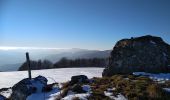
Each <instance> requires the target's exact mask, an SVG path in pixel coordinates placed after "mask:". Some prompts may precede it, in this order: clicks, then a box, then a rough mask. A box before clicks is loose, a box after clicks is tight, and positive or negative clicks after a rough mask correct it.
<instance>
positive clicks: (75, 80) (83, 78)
mask: <svg viewBox="0 0 170 100" xmlns="http://www.w3.org/2000/svg"><path fill="white" fill-rule="evenodd" d="M86 82H89V80H88V77H87V76H85V75H77V76H72V77H71V81H70V84H76V83H86Z"/></svg>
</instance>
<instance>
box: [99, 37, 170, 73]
mask: <svg viewBox="0 0 170 100" xmlns="http://www.w3.org/2000/svg"><path fill="white" fill-rule="evenodd" d="M168 65H170V45H169V44H167V43H165V42H164V41H163V40H162V39H161V38H160V37H155V36H150V35H146V36H142V37H136V38H131V39H122V40H120V41H118V42H117V43H116V45H115V46H114V48H113V50H112V52H111V56H110V58H109V64H108V67H106V68H105V69H104V71H103V73H102V75H103V76H112V75H114V74H131V73H133V72H138V71H140V72H149V73H160V72H170V67H169V66H168Z"/></svg>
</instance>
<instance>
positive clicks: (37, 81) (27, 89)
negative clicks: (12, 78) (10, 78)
mask: <svg viewBox="0 0 170 100" xmlns="http://www.w3.org/2000/svg"><path fill="white" fill-rule="evenodd" d="M45 86H47V79H46V78H45V77H43V76H38V77H36V78H34V79H31V80H30V79H28V78H26V79H23V80H21V81H20V82H18V83H17V84H15V85H14V86H13V87H12V95H11V99H12V100H26V98H27V97H28V96H29V95H31V94H32V93H36V92H42V91H43V88H44V87H45Z"/></svg>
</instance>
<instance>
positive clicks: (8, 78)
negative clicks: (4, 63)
mask: <svg viewBox="0 0 170 100" xmlns="http://www.w3.org/2000/svg"><path fill="white" fill-rule="evenodd" d="M102 71H103V68H60V69H45V70H33V71H32V77H36V76H38V75H42V76H45V77H46V78H48V80H49V82H48V83H54V82H55V81H56V82H66V81H68V80H70V79H71V76H73V75H81V74H83V75H87V76H88V77H89V78H92V77H101V76H102ZM27 77H28V72H27V71H13V72H0V88H4V87H12V86H13V85H14V84H16V83H17V82H19V81H20V80H22V79H24V78H27Z"/></svg>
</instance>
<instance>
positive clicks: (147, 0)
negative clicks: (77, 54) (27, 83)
mask: <svg viewBox="0 0 170 100" xmlns="http://www.w3.org/2000/svg"><path fill="white" fill-rule="evenodd" d="M169 5H170V1H169V0H0V46H19V47H50V48H84V49H101V50H105V49H112V48H113V46H114V44H115V43H116V41H118V40H120V39H122V38H130V37H136V36H142V35H147V34H150V35H154V36H160V37H162V38H163V39H164V40H165V41H166V42H168V43H169V44H170V6H169Z"/></svg>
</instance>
